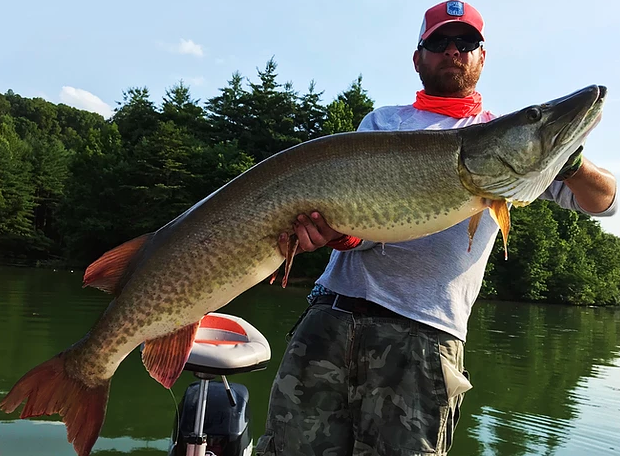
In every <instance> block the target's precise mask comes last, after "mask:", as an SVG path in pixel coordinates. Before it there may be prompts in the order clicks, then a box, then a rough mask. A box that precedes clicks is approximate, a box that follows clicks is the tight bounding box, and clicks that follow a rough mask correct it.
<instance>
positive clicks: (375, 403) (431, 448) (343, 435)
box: [256, 304, 466, 456]
mask: <svg viewBox="0 0 620 456" xmlns="http://www.w3.org/2000/svg"><path fill="white" fill-rule="evenodd" d="M442 358H443V359H444V363H445V362H446V361H448V362H449V363H450V364H451V366H452V367H450V369H451V370H452V371H453V372H458V373H459V374H458V375H460V376H461V377H463V376H462V374H460V372H464V370H463V343H462V342H461V341H460V340H458V339H456V338H454V337H452V336H450V335H449V334H446V333H444V332H442V331H438V330H435V329H433V328H430V327H428V326H425V325H421V324H419V323H416V322H414V321H412V320H409V319H405V318H400V317H394V318H389V317H370V316H363V315H356V314H349V313H345V312H342V311H339V310H334V309H332V308H331V307H330V306H328V305H317V304H315V305H313V306H311V307H310V308H309V310H308V311H307V313H306V315H305V316H304V318H303V320H302V321H301V323H300V324H299V327H298V328H297V329H296V331H295V333H294V335H293V337H292V339H291V341H290V342H289V344H288V347H287V349H286V352H285V354H284V356H283V358H282V363H281V365H280V369H279V371H278V373H277V375H276V378H275V380H274V383H273V387H272V391H271V397H270V403H269V413H268V418H267V423H266V432H265V434H264V435H263V436H262V437H261V438H260V439H259V440H258V442H257V446H256V455H257V456H271V455H285V456H302V455H303V456H310V455H313V456H314V455H321V456H345V455H353V456H362V455H363V456H371V455H375V456H388V455H389V456H401V455H445V454H447V452H448V450H449V448H450V446H451V444H452V436H453V432H454V429H455V427H456V423H457V421H458V417H459V407H460V405H461V402H462V400H463V393H458V394H454V393H452V392H451V394H452V397H450V398H449V397H448V388H447V387H446V382H445V378H444V373H443V372H444V371H443V369H445V365H444V367H443V368H442V360H441V359H442ZM452 368H454V369H452ZM465 375H466V373H465ZM465 381H466V380H465ZM451 391H452V390H451Z"/></svg>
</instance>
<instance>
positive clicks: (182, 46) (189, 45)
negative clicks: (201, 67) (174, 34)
mask: <svg viewBox="0 0 620 456" xmlns="http://www.w3.org/2000/svg"><path fill="white" fill-rule="evenodd" d="M169 49H170V50H171V51H172V52H174V53H177V54H188V55H195V56H196V57H202V56H203V55H204V52H203V50H202V45H201V44H198V43H194V42H193V41H192V40H184V39H182V38H181V42H180V43H179V44H177V45H174V46H170V47H169Z"/></svg>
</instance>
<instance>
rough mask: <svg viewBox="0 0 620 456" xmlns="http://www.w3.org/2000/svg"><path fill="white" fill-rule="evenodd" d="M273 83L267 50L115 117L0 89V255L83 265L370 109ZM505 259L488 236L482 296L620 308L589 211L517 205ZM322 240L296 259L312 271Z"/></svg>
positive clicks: (136, 94) (348, 93)
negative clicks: (209, 88)
mask: <svg viewBox="0 0 620 456" xmlns="http://www.w3.org/2000/svg"><path fill="white" fill-rule="evenodd" d="M322 97H323V92H320V91H317V89H316V85H315V83H314V81H313V82H311V83H310V85H309V87H308V88H307V90H306V91H305V92H304V93H300V92H298V91H297V90H295V88H294V86H293V84H292V83H291V82H285V83H282V82H280V81H279V80H278V74H277V64H276V62H275V61H274V59H270V60H269V61H268V62H267V63H266V65H265V67H264V68H263V69H260V70H257V75H256V78H255V80H254V81H252V80H250V79H249V78H246V77H244V76H242V75H241V74H240V73H238V72H235V73H233V74H232V76H231V79H230V80H229V81H227V85H226V86H225V87H223V88H221V89H220V90H219V91H218V94H217V95H216V96H214V97H212V98H209V99H207V100H205V101H201V100H199V99H194V98H193V97H192V94H191V91H190V88H189V87H188V86H186V85H185V84H184V83H183V82H182V81H181V82H179V83H178V84H175V85H174V86H173V87H171V88H169V89H167V90H166V92H165V95H164V96H163V99H162V100H161V102H160V103H159V104H156V103H155V102H154V101H152V100H151V97H150V93H149V90H148V88H146V87H132V88H130V89H128V90H126V91H124V92H123V94H122V101H120V102H118V105H117V107H116V109H115V111H114V115H113V116H112V118H110V119H104V118H103V117H102V116H100V115H98V114H95V113H90V112H87V111H83V110H79V109H76V108H72V107H69V106H66V105H64V104H54V103H50V102H48V101H46V100H44V99H41V98H25V97H21V96H19V95H18V94H15V93H14V92H13V91H11V90H9V91H7V92H6V93H5V94H3V95H0V261H2V263H4V264H18V265H40V266H48V267H51V266H54V267H84V266H86V265H87V264H89V263H90V262H91V261H93V260H94V259H96V258H97V257H98V256H99V255H100V254H102V253H103V252H105V251H106V250H108V249H110V248H113V247H115V246H116V245H118V244H120V243H122V242H124V241H126V240H128V239H132V238H133V237H136V236H139V235H141V234H144V233H146V232H150V231H153V230H155V229H157V228H159V227H161V226H162V225H164V224H165V223H167V222H168V221H170V220H171V219H173V218H174V217H176V216H177V215H178V214H179V213H181V212H183V211H184V210H185V209H187V208H188V207H190V206H191V205H193V204H194V203H195V202H197V201H199V200H200V199H202V198H204V197H205V196H206V195H208V194H209V193H211V192H212V191H214V190H216V189H218V188H219V187H221V186H222V185H224V184H225V183H226V182H228V181H229V180H231V179H232V178H234V177H235V176H237V175H238V174H240V173H242V172H243V171H245V170H246V169H248V168H250V167H251V166H253V165H254V164H256V163H259V162H260V161H261V160H264V159H265V158H267V157H269V156H271V155H273V154H274V153H277V152H279V151H281V150H284V149H286V148H288V147H291V146H293V145H295V144H299V143H302V142H304V141H308V140H311V139H314V138H318V137H320V136H324V135H329V134H333V133H339V132H345V131H353V130H355V128H356V127H357V126H358V125H359V123H360V122H361V120H362V119H363V117H364V116H365V115H366V114H367V113H368V112H370V111H371V110H372V109H373V107H374V102H373V100H372V99H371V98H370V97H369V95H368V93H367V91H366V90H365V89H364V88H363V87H362V77H361V76H359V77H358V78H357V79H355V80H354V81H353V82H352V83H351V84H350V86H349V87H348V88H347V89H346V90H343V91H342V92H340V93H339V94H338V95H337V96H336V97H335V98H334V99H333V100H331V101H330V102H328V103H324V102H323V100H322ZM511 212H512V217H513V228H512V232H511V236H510V239H509V242H510V243H509V251H510V258H509V260H508V261H504V259H503V253H502V246H501V243H500V242H499V240H498V242H497V243H496V246H495V248H494V251H493V254H492V257H491V261H490V262H489V264H488V267H487V274H486V277H485V282H484V285H483V288H482V292H481V294H482V296H483V297H489V298H496V299H506V300H528V301H549V302H563V303H573V304H618V303H620V290H619V289H618V285H617V284H618V283H620V244H619V238H617V237H615V236H613V235H611V234H608V233H605V232H603V231H602V230H601V228H600V225H599V224H598V222H597V221H595V220H594V219H592V218H591V217H589V216H586V215H583V214H578V213H576V212H574V211H566V210H563V209H560V208H558V207H557V206H556V205H554V204H553V203H549V202H546V201H537V202H535V203H534V204H532V205H530V206H528V207H526V208H521V209H517V210H513V211H511ZM328 255H329V250H328V249H321V250H319V251H317V252H312V253H308V254H304V255H300V256H299V258H298V259H297V260H296V262H295V263H296V264H295V267H294V268H293V274H292V276H293V277H298V278H310V279H314V278H316V277H317V276H318V274H320V273H321V271H322V269H323V267H324V266H325V264H326V262H327V258H328Z"/></svg>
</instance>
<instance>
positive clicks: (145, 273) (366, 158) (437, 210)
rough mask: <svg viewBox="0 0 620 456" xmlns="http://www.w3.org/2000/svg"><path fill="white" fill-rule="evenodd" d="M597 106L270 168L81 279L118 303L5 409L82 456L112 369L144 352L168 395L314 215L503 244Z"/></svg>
mask: <svg viewBox="0 0 620 456" xmlns="http://www.w3.org/2000/svg"><path fill="white" fill-rule="evenodd" d="M605 93H606V89H605V88H604V87H602V86H590V87H586V88H584V89H582V90H580V91H578V92H575V93H573V94H571V95H568V96H566V97H563V98H560V99H557V100H554V101H551V102H548V103H545V104H542V105H539V106H531V107H528V108H525V109H523V110H521V111H517V112H514V113H512V114H509V115H506V116H503V117H501V118H498V119H496V120H494V121H492V122H489V123H487V124H483V125H474V126H470V127H466V128H462V129H454V130H443V131H413V132H410V131H402V132H356V133H345V134H338V135H332V136H327V137H323V138H320V139H316V140H313V141H309V142H306V143H303V144H301V145H298V146H295V147H292V148H290V149H287V150H285V151H283V152H280V153H278V154H276V155H274V156H272V157H270V158H269V159H267V160H265V161H263V162H261V163H259V164H258V165H256V166H254V167H253V168H251V169H249V170H248V171H246V172H245V173H243V174H241V175H240V176H238V177H237V178H236V179H234V180H232V181H231V182H230V183H228V184H227V185H225V186H224V187H222V188H220V189H219V190H218V191H216V192H214V193H213V194H211V195H210V196H208V197H207V198H205V199H204V200H202V201H201V202H199V203H197V204H196V205H195V206H193V207H192V208H190V209H189V210H187V211H186V212H185V213H183V214H182V215H180V216H179V217H177V218H176V219H174V220H172V221H171V222H170V223H168V224H167V225H165V226H164V227H162V228H160V229H159V230H157V231H156V232H154V233H150V234H147V235H144V236H142V237H139V238H137V239H134V240H131V241H128V242H126V243H125V244H122V245H120V246H119V247H117V248H115V249H113V250H111V251H109V252H107V253H106V254H104V255H103V256H102V257H101V258H99V259H98V260H97V261H95V262H94V263H93V264H92V265H90V266H89V267H88V269H87V271H86V273H85V276H84V284H85V286H93V287H97V288H100V289H102V290H105V291H107V292H109V293H111V294H112V295H113V296H114V299H113V300H112V302H111V303H110V305H109V306H108V308H107V309H106V311H105V312H104V313H103V315H102V316H101V318H100V319H99V321H98V322H97V323H96V324H95V326H94V327H93V328H92V329H91V331H90V332H89V333H88V334H87V335H86V336H85V337H84V338H83V339H81V340H80V341H78V342H77V343H75V344H74V345H73V346H71V347H70V348H68V349H67V350H65V351H63V352H62V353H60V354H58V355H56V356H55V357H54V358H52V359H51V360H49V361H47V362H44V363H43V364H41V365H39V366H37V367H35V368H34V369H32V370H31V371H30V372H28V373H27V374H25V375H24V376H23V377H22V378H21V379H20V380H19V381H18V382H17V384H16V385H15V386H14V387H13V388H12V389H11V391H10V392H9V393H8V395H7V396H6V397H5V398H4V400H3V401H2V403H1V404H0V408H1V409H2V410H3V411H5V412H8V413H10V412H12V411H13V410H15V409H16V408H17V407H18V406H19V405H20V404H21V403H22V402H23V401H24V400H27V402H26V405H25V406H24V409H23V411H22V414H21V417H22V418H26V417H32V416H40V415H44V414H45V415H50V414H55V413H59V414H60V415H61V416H62V417H63V421H64V422H65V423H66V425H67V433H68V440H69V441H70V442H72V443H73V445H74V448H75V450H76V452H77V453H78V454H79V455H80V456H86V455H88V454H90V451H91V449H92V446H93V445H94V443H95V441H96V440H97V438H98V436H99V432H100V429H101V426H102V424H103V420H104V415H105V410H106V404H107V399H108V391H109V386H110V380H111V378H112V375H113V374H114V372H115V371H116V369H117V368H118V366H119V364H120V363H121V361H123V359H124V358H125V357H126V356H127V355H128V354H129V353H130V352H131V351H132V350H133V349H135V348H136V347H137V346H138V345H140V344H141V343H142V342H145V345H144V350H143V354H142V357H143V361H144V364H145V366H146V368H147V370H148V371H149V373H150V374H151V376H153V377H154V378H155V379H156V380H157V381H159V382H160V383H161V384H162V385H164V386H165V387H167V388H169V387H170V386H172V384H173V383H174V382H175V381H176V379H177V378H178V377H179V375H180V374H181V371H182V369H183V365H184V364H185V361H186V360H187V358H188V355H189V350H190V347H191V344H192V341H193V338H194V335H195V333H196V329H197V326H198V322H199V320H200V319H201V317H202V316H203V315H204V314H205V313H208V312H212V311H215V310H216V309H219V308H220V307H222V306H224V305H225V304H227V303H228V302H229V301H231V300H232V299H233V298H235V297H236V296H238V295H239V294H241V293H242V292H244V291H245V290H247V289H248V288H250V287H252V286H253V285H255V284H257V283H258V282H260V281H262V280H263V279H265V278H267V277H269V276H270V275H271V274H272V273H273V272H274V271H276V270H277V269H278V268H279V267H280V266H281V264H282V263H283V262H284V261H285V260H286V263H287V265H286V269H285V280H286V275H287V274H288V270H289V268H290V264H291V262H292V257H293V255H292V252H294V247H295V245H291V246H290V248H289V254H288V255H286V257H285V256H283V255H282V254H281V253H280V250H279V248H278V243H277V238H278V235H279V233H281V232H283V231H289V232H290V231H291V230H290V228H291V224H292V222H293V221H294V220H295V218H296V216H297V215H298V214H299V213H308V212H310V211H313V210H317V211H319V212H320V213H322V214H323V216H324V217H325V219H326V221H327V222H328V223H329V224H330V225H331V226H332V227H333V228H335V229H336V230H338V231H340V232H342V233H346V234H351V235H355V236H359V237H361V238H364V239H368V240H373V241H377V242H398V241H404V240H408V239H413V238H418V237H422V236H427V235H429V234H431V233H435V232H437V231H440V230H443V229H446V228H448V227H450V226H452V225H454V224H456V223H459V222H461V221H463V220H465V219H468V218H470V220H471V221H470V238H471V236H473V234H474V231H475V228H476V223H477V220H478V219H479V217H480V216H481V214H482V211H484V210H485V209H490V210H491V212H492V214H493V215H494V217H495V219H496V220H497V221H498V223H499V225H500V228H501V229H502V231H503V233H504V236H505V235H506V234H507V231H508V227H509V212H508V208H507V205H508V203H509V202H510V203H513V204H515V205H525V204H528V203H530V202H532V201H533V200H535V199H536V198H537V197H538V196H539V195H540V194H541V193H542V192H543V191H544V190H545V188H546V187H547V186H548V185H549V184H550V183H551V182H552V181H553V179H554V177H555V176H556V174H557V173H558V171H559V170H560V169H561V168H562V166H563V165H564V163H565V162H566V160H567V159H568V157H569V156H570V155H571V153H572V152H573V151H574V150H575V149H576V148H577V147H578V145H579V144H580V143H581V142H582V141H583V140H584V139H585V137H586V136H587V134H588V133H589V132H590V130H591V129H592V128H594V126H595V125H596V123H597V122H598V120H599V118H600V114H601V111H602V106H603V100H604V98H605ZM463 241H464V244H468V243H469V242H471V239H464V240H463ZM474 242H475V239H474ZM464 248H466V246H465V245H464Z"/></svg>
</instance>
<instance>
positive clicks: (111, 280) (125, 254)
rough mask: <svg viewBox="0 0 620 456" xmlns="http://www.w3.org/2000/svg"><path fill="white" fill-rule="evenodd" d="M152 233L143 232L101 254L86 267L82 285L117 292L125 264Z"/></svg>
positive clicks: (125, 268) (127, 263) (125, 267)
mask: <svg viewBox="0 0 620 456" xmlns="http://www.w3.org/2000/svg"><path fill="white" fill-rule="evenodd" d="M152 235H153V234H152V233H149V234H144V235H142V236H140V237H137V238H135V239H132V240H131V241H127V242H125V243H123V244H121V245H119V246H118V247H115V248H114V249H112V250H109V251H107V252H106V253H104V254H103V255H101V257H100V258H99V259H98V260H96V261H95V262H93V263H92V264H91V265H90V266H88V268H87V269H86V272H85V273H84V283H83V286H84V287H95V288H99V289H100V290H103V291H105V292H107V293H112V294H114V295H116V294H118V292H119V291H120V290H119V282H120V280H121V278H122V277H123V275H124V274H125V271H126V270H127V266H128V265H129V263H130V262H131V260H132V259H133V258H134V257H135V256H136V253H137V252H138V251H139V250H140V249H141V248H142V246H143V245H144V244H145V243H146V242H147V241H148V240H149V239H150V238H151V236H152Z"/></svg>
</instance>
